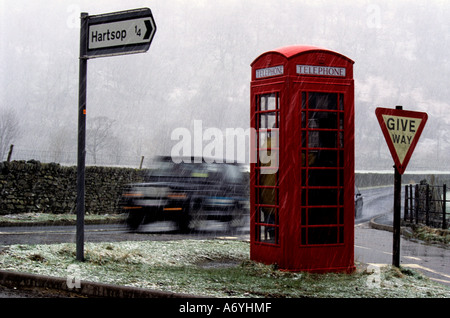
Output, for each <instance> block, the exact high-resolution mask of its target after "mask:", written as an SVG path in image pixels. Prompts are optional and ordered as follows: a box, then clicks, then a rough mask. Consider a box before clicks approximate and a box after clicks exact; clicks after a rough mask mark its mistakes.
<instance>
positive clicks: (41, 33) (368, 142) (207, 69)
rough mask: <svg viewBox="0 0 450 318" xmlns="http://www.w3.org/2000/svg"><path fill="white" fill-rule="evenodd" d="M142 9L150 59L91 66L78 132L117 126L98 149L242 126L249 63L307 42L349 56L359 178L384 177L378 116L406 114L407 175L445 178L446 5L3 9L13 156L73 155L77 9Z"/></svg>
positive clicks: (224, 1)
mask: <svg viewBox="0 0 450 318" xmlns="http://www.w3.org/2000/svg"><path fill="white" fill-rule="evenodd" d="M140 7H149V8H150V9H151V10H152V13H153V16H154V19H155V22H156V25H157V32H156V34H155V37H154V39H153V42H152V44H151V47H150V49H149V51H148V52H147V53H144V54H133V55H127V56H118V57H107V58H98V59H92V60H89V61H88V81H87V87H88V92H87V118H88V125H89V121H90V119H92V118H95V117H99V116H106V117H108V118H109V119H110V120H112V121H114V125H113V128H112V130H111V136H112V140H113V142H112V143H111V145H110V146H109V149H105V150H104V152H105V153H110V154H112V153H114V152H120V153H124V154H130V155H135V156H137V157H140V156H141V155H145V156H152V155H154V154H168V152H170V148H171V147H172V146H173V144H174V143H176V142H174V141H171V140H170V134H171V132H172V131H173V130H174V129H175V128H177V127H186V128H188V129H191V128H192V125H193V122H194V121H195V120H202V123H203V128H207V127H217V128H219V129H222V130H225V129H226V128H238V127H240V128H244V129H246V128H248V127H249V104H250V98H249V94H250V93H249V92H250V89H249V87H250V71H251V70H250V63H251V62H252V61H253V60H254V59H255V58H256V57H257V56H259V55H260V54H261V53H263V52H265V51H268V50H272V49H275V48H278V47H281V46H286V45H298V44H307V45H315V46H321V47H324V48H327V49H331V50H334V51H337V52H339V53H341V54H344V55H346V56H348V57H349V58H351V59H352V60H354V61H355V65H354V78H355V113H356V118H355V119H356V122H355V126H356V134H355V141H356V152H355V153H356V168H357V169H359V170H362V169H365V170H383V169H384V170H390V169H392V159H391V156H390V154H389V151H388V148H387V146H386V144H385V141H384V138H383V136H382V133H381V130H380V128H379V126H378V122H377V120H376V117H375V108H376V107H387V108H394V107H395V106H396V105H403V108H404V109H408V110H414V111H425V112H427V113H428V115H429V119H428V122H427V126H426V127H425V130H424V132H423V134H422V136H421V139H420V141H419V143H418V145H417V146H416V150H415V152H414V154H413V157H412V159H411V161H410V163H409V166H408V170H414V169H416V170H417V169H420V170H437V169H441V170H442V169H447V170H448V168H449V165H448V164H447V162H446V160H445V158H450V137H449V134H448V133H449V132H450V102H449V100H450V99H449V98H450V92H449V89H448V83H449V80H450V61H449V54H448V52H449V48H450V38H449V37H450V26H449V20H450V19H449V18H450V3H449V2H447V1H427V2H424V1H418V0H414V1H339V2H336V1H332V0H324V1H300V0H291V1H278V0H265V1H258V0H239V1H238V0H203V1H200V0H195V1H194V0H178V1H174V0H155V1H117V0H115V1H110V0H102V1H76V0H70V1H58V0H47V1H27V0H14V1H12V0H0V39H1V43H2V44H1V48H0V61H1V63H0V70H1V71H0V73H1V75H0V85H1V98H0V101H1V104H0V110H1V109H4V108H13V109H15V110H16V112H17V113H18V115H19V116H20V128H21V131H22V134H21V137H20V139H18V140H16V141H15V142H14V143H15V149H17V151H19V150H40V151H49V150H50V149H55V148H58V149H60V150H61V151H66V152H76V147H77V145H76V137H77V107H78V106H77V105H78V97H77V96H78V55H79V32H80V30H79V16H80V12H88V13H89V14H90V15H93V14H100V13H107V12H115V11H121V10H127V9H134V8H140ZM30 159H31V158H30Z"/></svg>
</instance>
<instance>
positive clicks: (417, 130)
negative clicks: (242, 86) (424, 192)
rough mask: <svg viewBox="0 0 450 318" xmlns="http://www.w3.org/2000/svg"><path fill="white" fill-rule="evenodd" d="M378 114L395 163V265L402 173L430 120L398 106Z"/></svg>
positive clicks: (397, 251)
mask: <svg viewBox="0 0 450 318" xmlns="http://www.w3.org/2000/svg"><path fill="white" fill-rule="evenodd" d="M375 114H376V116H377V119H378V122H379V124H380V127H381V131H382V132H383V135H384V138H385V140H386V143H387V145H388V147H389V151H390V152H391V155H392V158H393V159H394V162H395V166H394V168H395V169H394V170H395V171H394V224H393V227H394V231H393V232H394V237H393V248H392V265H394V266H396V267H400V210H401V185H402V174H403V173H404V172H405V169H406V166H407V165H408V162H409V159H410V158H411V155H412V153H413V151H414V148H415V147H416V145H417V142H418V141H419V137H420V135H421V133H422V131H423V128H424V127H425V123H426V122H427V119H428V115H427V114H426V113H423V112H414V111H408V110H403V107H402V106H396V108H395V109H390V108H377V109H376V110H375Z"/></svg>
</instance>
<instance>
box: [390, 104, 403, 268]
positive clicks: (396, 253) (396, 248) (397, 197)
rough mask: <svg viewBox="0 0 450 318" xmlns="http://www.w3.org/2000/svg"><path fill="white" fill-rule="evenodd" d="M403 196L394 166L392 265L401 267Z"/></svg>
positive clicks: (400, 178) (400, 179)
mask: <svg viewBox="0 0 450 318" xmlns="http://www.w3.org/2000/svg"><path fill="white" fill-rule="evenodd" d="M395 109H400V110H402V109H403V107H402V106H396V107H395ZM401 194H402V175H401V174H400V172H398V169H397V166H396V165H394V224H393V227H394V231H393V232H394V235H393V240H392V241H393V244H392V245H393V246H392V265H394V266H395V267H400V210H401Z"/></svg>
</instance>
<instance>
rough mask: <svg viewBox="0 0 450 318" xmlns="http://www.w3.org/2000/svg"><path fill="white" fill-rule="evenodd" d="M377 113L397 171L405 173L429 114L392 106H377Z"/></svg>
mask: <svg viewBox="0 0 450 318" xmlns="http://www.w3.org/2000/svg"><path fill="white" fill-rule="evenodd" d="M375 114H376V115H377V119H378V122H379V123H380V127H381V131H382V132H383V135H384V138H385V139H386V143H387V144H388V147H389V151H390V152H391V155H392V158H393V159H394V162H395V166H396V167H397V171H398V173H400V174H403V173H404V172H405V169H406V166H407V165H408V162H409V159H410V158H411V155H412V153H413V151H414V148H415V147H416V144H417V142H418V141H419V137H420V134H421V133H422V131H423V128H424V127H425V123H426V122H427V119H428V115H427V113H423V112H415V111H409V110H402V109H390V108H377V109H376V110H375Z"/></svg>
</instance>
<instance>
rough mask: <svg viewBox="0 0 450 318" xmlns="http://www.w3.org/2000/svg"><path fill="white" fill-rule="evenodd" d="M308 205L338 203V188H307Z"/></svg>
mask: <svg viewBox="0 0 450 318" xmlns="http://www.w3.org/2000/svg"><path fill="white" fill-rule="evenodd" d="M308 205H309V206H321V205H338V190H337V189H309V191H308Z"/></svg>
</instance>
